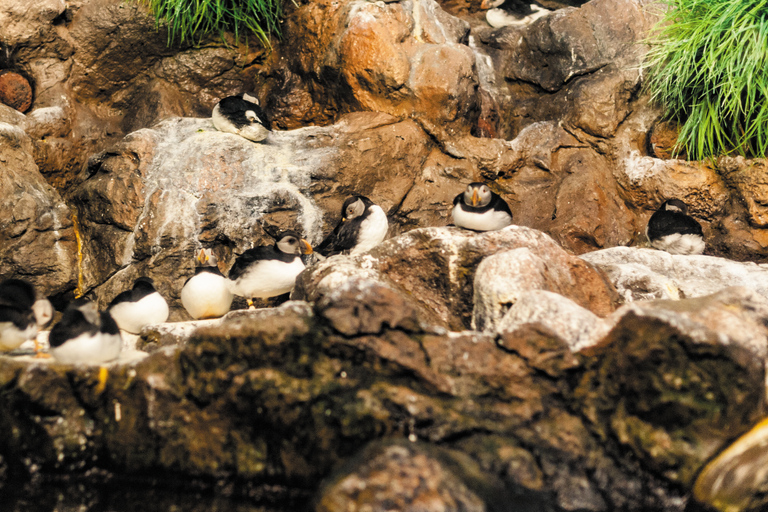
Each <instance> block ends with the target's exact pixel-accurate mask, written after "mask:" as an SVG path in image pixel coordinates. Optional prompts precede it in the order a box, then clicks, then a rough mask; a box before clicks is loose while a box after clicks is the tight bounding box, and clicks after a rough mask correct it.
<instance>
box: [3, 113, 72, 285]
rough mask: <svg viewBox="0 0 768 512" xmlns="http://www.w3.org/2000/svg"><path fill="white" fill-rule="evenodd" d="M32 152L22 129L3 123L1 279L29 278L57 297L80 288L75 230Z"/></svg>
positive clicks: (57, 194)
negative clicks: (39, 168) (41, 172)
mask: <svg viewBox="0 0 768 512" xmlns="http://www.w3.org/2000/svg"><path fill="white" fill-rule="evenodd" d="M0 108H7V107H4V106H0ZM6 114H7V115H8V116H9V117H10V118H13V117H15V114H12V113H9V112H7V111H6ZM19 115H20V114H19ZM22 117H23V116H22ZM32 153H33V149H32V142H31V140H30V138H29V137H28V136H27V134H26V133H25V132H24V130H23V129H22V128H20V127H19V126H17V125H13V124H9V123H5V122H0V162H2V171H0V211H2V212H3V216H2V217H0V267H1V268H2V274H0V278H2V279H7V278H10V277H22V278H25V279H29V280H30V281H32V283H33V284H34V285H35V286H36V287H37V288H38V290H39V291H40V292H42V293H44V294H45V295H58V294H61V293H64V292H66V291H69V290H73V289H74V288H75V287H76V286H77V282H78V281H77V279H78V259H77V254H78V246H77V241H76V232H75V229H74V224H73V219H72V212H71V211H70V209H69V208H68V207H67V205H66V204H64V202H63V201H62V198H61V196H60V195H59V193H58V192H56V191H55V190H54V189H53V188H52V187H51V186H50V185H49V184H48V183H46V182H45V180H44V179H43V177H42V176H41V174H40V172H39V171H38V168H37V166H36V165H35V161H34V159H33V157H32Z"/></svg>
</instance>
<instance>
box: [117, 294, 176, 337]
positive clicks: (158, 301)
mask: <svg viewBox="0 0 768 512" xmlns="http://www.w3.org/2000/svg"><path fill="white" fill-rule="evenodd" d="M109 312H110V313H111V314H112V318H114V319H115V322H117V326H118V327H119V328H120V329H122V330H124V331H128V332H130V333H132V334H140V333H141V330H142V329H143V328H144V327H145V326H147V325H154V324H161V323H163V322H165V321H166V320H168V303H167V302H166V301H165V299H164V298H163V296H162V295H160V294H159V293H157V292H155V293H150V294H149V295H147V296H146V297H144V298H142V299H141V300H138V301H136V302H121V303H120V304H117V305H115V306H113V307H112V308H111V309H110V310H109Z"/></svg>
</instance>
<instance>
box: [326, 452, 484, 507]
mask: <svg viewBox="0 0 768 512" xmlns="http://www.w3.org/2000/svg"><path fill="white" fill-rule="evenodd" d="M366 452H367V453H365V454H364V455H363V456H361V459H360V462H359V463H358V466H357V467H355V468H354V470H353V471H350V472H349V474H348V475H346V476H342V477H340V478H338V479H337V481H335V482H333V483H331V484H329V485H328V486H327V487H326V489H324V490H323V491H322V493H321V495H320V498H319V503H318V504H317V506H316V507H315V510H316V511H317V512H334V511H338V510H347V511H355V510H446V511H447V510H465V511H467V512H470V511H472V512H475V511H476V512H485V511H486V510H487V508H486V504H485V502H484V501H483V500H481V499H480V498H479V497H478V496H477V495H476V494H475V493H473V492H472V491H471V490H470V489H468V488H467V486H466V485H465V484H464V483H463V482H462V481H461V480H460V479H459V478H457V477H456V476H455V475H454V474H453V473H452V472H451V470H450V469H448V468H447V467H445V465H443V464H441V463H440V461H439V460H436V459H435V458H433V457H430V456H429V455H428V454H427V453H424V452H423V451H422V450H420V449H419V447H418V446H417V445H411V446H409V445H407V444H402V443H400V444H391V445H389V446H386V445H385V446H383V447H378V449H369V450H367V451H366Z"/></svg>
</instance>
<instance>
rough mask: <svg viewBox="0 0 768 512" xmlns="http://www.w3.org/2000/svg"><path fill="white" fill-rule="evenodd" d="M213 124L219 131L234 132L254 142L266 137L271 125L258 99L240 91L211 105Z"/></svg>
mask: <svg viewBox="0 0 768 512" xmlns="http://www.w3.org/2000/svg"><path fill="white" fill-rule="evenodd" d="M211 117H212V118H213V126H215V127H216V129H217V130H219V131H221V132H227V133H234V134H236V135H240V136H241V137H245V138H246V139H249V140H252V141H254V142H261V141H262V140H264V139H266V138H267V135H269V132H270V130H272V125H271V123H270V122H269V119H268V118H267V115H266V114H265V113H264V110H262V108H261V107H260V106H259V100H258V99H257V98H254V97H253V96H249V95H248V94H245V93H242V94H238V95H237V96H227V97H226V98H224V99H223V100H221V101H220V102H219V103H217V104H216V106H215V107H213V114H212V116H211Z"/></svg>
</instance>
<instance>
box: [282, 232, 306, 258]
mask: <svg viewBox="0 0 768 512" xmlns="http://www.w3.org/2000/svg"><path fill="white" fill-rule="evenodd" d="M275 247H276V248H277V250H278V251H280V252H282V253H285V254H312V246H311V245H309V242H307V241H306V240H304V239H303V238H301V236H299V234H298V233H296V232H295V231H283V232H282V233H280V235H278V236H277V238H276V241H275Z"/></svg>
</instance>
